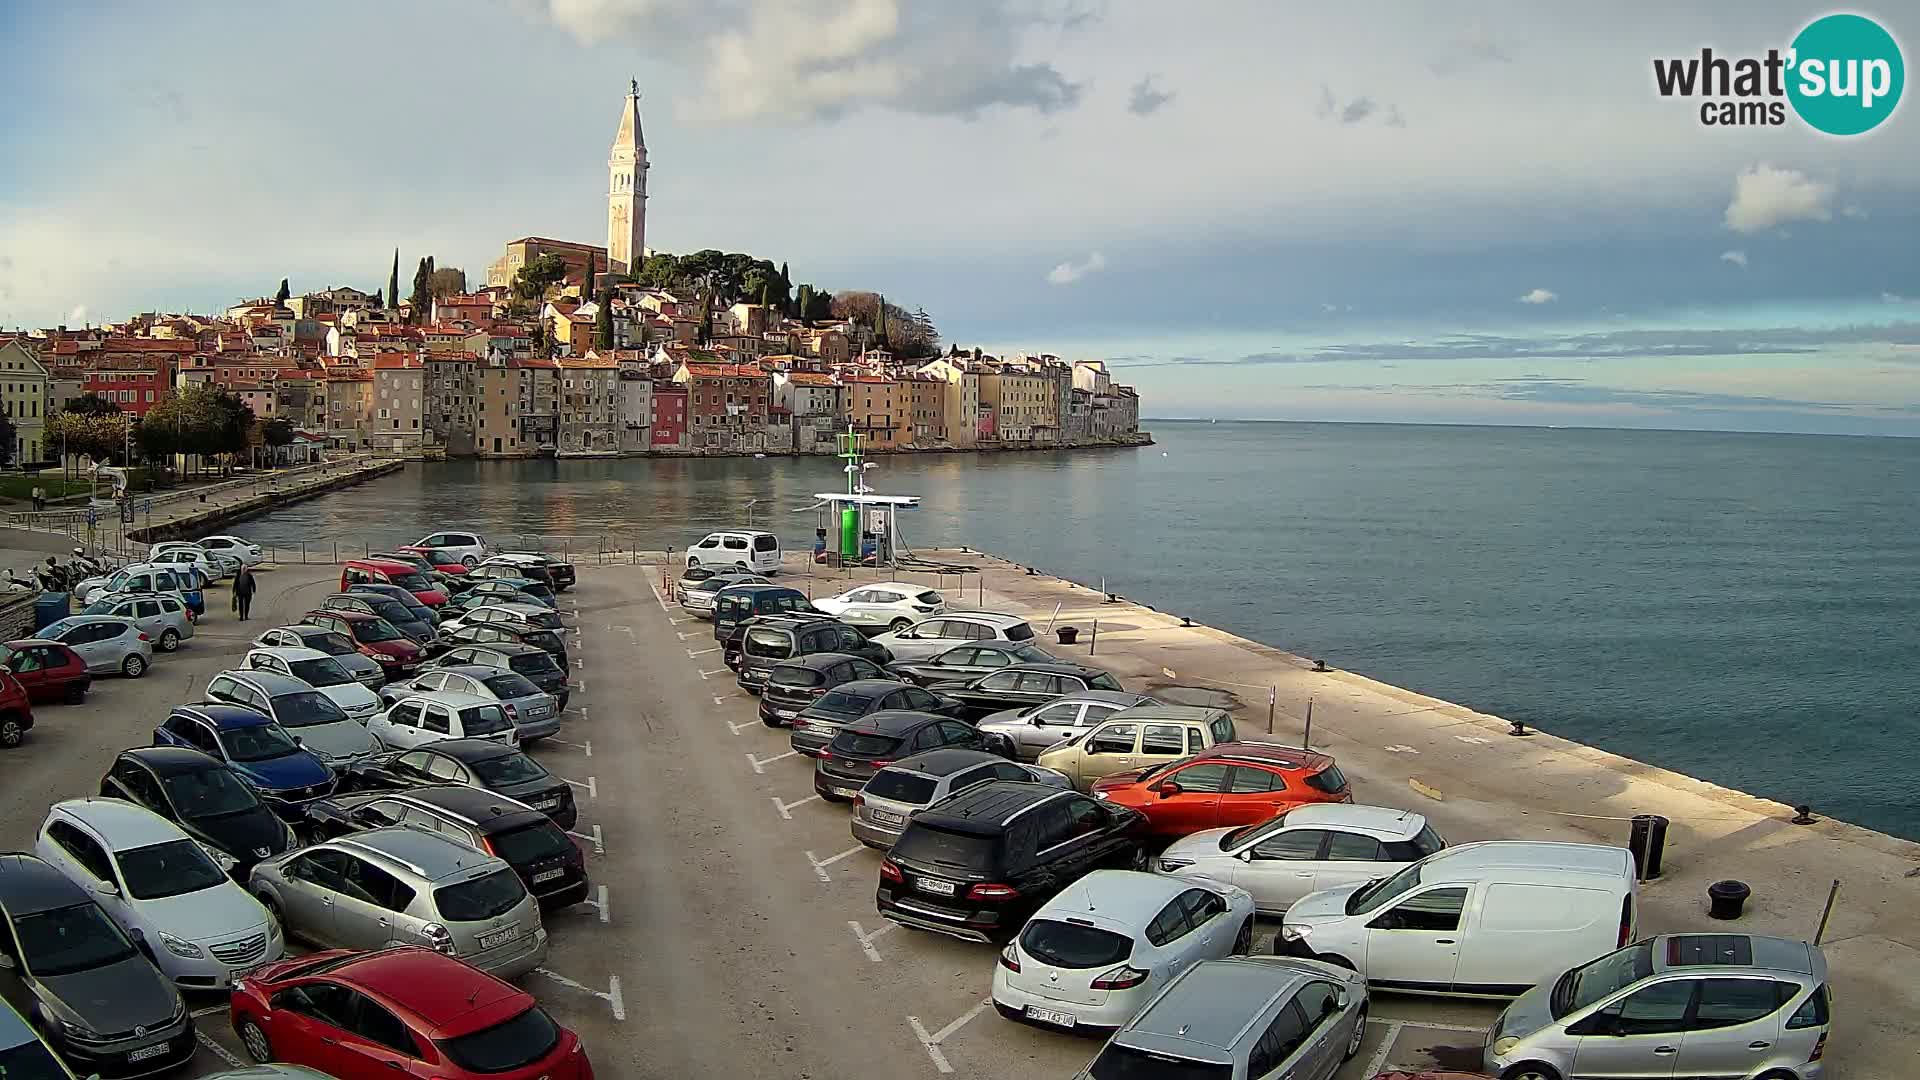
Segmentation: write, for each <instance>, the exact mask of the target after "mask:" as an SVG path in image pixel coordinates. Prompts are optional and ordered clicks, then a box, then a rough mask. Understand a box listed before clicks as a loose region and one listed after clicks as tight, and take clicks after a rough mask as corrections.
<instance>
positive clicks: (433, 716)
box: [420, 705, 453, 735]
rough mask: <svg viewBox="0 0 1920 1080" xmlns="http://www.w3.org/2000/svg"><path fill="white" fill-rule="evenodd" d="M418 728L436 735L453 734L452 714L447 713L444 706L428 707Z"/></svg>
mask: <svg viewBox="0 0 1920 1080" xmlns="http://www.w3.org/2000/svg"><path fill="white" fill-rule="evenodd" d="M420 727H421V728H422V730H425V731H431V732H433V733H434V734H436V735H451V734H453V714H451V713H449V712H448V711H447V710H446V707H445V706H441V705H429V706H428V707H427V710H426V715H425V716H424V717H423V718H422V720H421V722H420Z"/></svg>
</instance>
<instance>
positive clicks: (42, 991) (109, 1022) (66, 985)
mask: <svg viewBox="0 0 1920 1080" xmlns="http://www.w3.org/2000/svg"><path fill="white" fill-rule="evenodd" d="M0 924H3V925H0V953H4V954H5V956H6V959H7V960H8V961H10V964H9V965H8V966H9V967H10V968H11V970H0V994H3V995H4V996H5V998H6V1000H7V1001H8V1002H9V1003H10V1004H11V1005H12V1007H13V1008H12V1009H0V1063H4V1070H5V1075H6V1076H8V1077H20V1078H23V1080H58V1078H65V1080H72V1077H73V1074H72V1073H71V1072H68V1071H67V1066H66V1064H65V1063H63V1062H58V1061H56V1062H53V1063H52V1065H51V1067H48V1057H47V1056H44V1055H42V1054H40V1053H38V1052H36V1051H34V1050H33V1049H31V1045H32V1043H31V1041H30V1040H32V1038H33V1035H32V1032H31V1030H30V1029H28V1030H25V1031H23V1029H25V1028H26V1025H25V1024H21V1023H19V1018H20V1016H21V1015H22V1014H24V1015H26V1016H32V1017H36V1018H38V1019H39V1020H40V1026H41V1029H42V1030H43V1031H44V1032H45V1033H46V1038H47V1040H48V1044H49V1045H51V1046H52V1047H53V1048H54V1049H55V1050H57V1051H58V1052H59V1055H60V1057H61V1058H64V1059H65V1061H66V1062H70V1063H71V1064H73V1065H74V1066H77V1067H79V1068H80V1069H81V1070H82V1071H84V1072H89V1073H93V1074H95V1075H111V1076H116V1077H132V1076H146V1075H149V1074H152V1073H157V1072H161V1071H164V1070H168V1069H172V1068H175V1067H177V1066H180V1065H184V1064H186V1063H187V1061H188V1060H189V1059H191V1058H192V1057H193V1055H194V1051H195V1050H196V1048H197V1045H198V1044H197V1043H196V1042H195V1041H194V1035H193V1019H192V1017H190V1016H188V1015H187V1003H186V1002H185V1001H184V1000H183V999H182V998H181V997H180V991H179V990H178V989H177V988H175V987H174V985H173V983H172V982H170V981H169V980H168V979H167V977H166V976H165V975H162V974H161V973H160V971H159V969H158V968H156V967H154V966H153V964H152V963H150V962H149V961H148V960H147V959H146V957H144V956H142V955H141V954H140V950H139V947H138V946H137V945H135V944H134V942H133V940H132V939H131V938H129V937H128V936H127V933H126V931H125V930H122V929H121V928H120V926H119V925H118V924H117V923H115V922H114V921H113V920H112V919H110V918H108V917H107V913H106V912H105V911H103V910H101V907H100V905H99V904H98V903H96V902H95V897H94V894H93V893H91V892H90V891H88V890H87V889H86V888H83V887H82V886H81V885H79V884H77V883H76V882H74V881H73V880H72V879H70V878H68V877H66V876H65V875H63V874H61V873H60V871H59V870H57V869H55V868H54V867H52V866H50V865H48V864H47V863H46V862H45V861H43V860H41V859H37V858H35V857H33V856H32V855H23V854H18V853H15V854H6V855H0ZM13 1009H18V1010H19V1013H15V1012H14V1011H13ZM22 1047H27V1049H21V1048H22Z"/></svg>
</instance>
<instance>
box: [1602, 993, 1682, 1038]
mask: <svg viewBox="0 0 1920 1080" xmlns="http://www.w3.org/2000/svg"><path fill="white" fill-rule="evenodd" d="M1693 987H1694V980H1692V979H1669V980H1668V981H1666V982H1661V983H1654V984H1653V985H1652V986H1647V987H1642V988H1641V989H1639V990H1636V991H1634V992H1633V993H1631V994H1629V995H1627V996H1626V997H1625V998H1623V999H1621V1000H1620V1001H1619V1002H1617V1003H1615V1004H1613V1005H1610V1006H1608V1007H1607V1008H1606V1009H1605V1010H1603V1011H1602V1013H1601V1014H1600V1015H1604V1016H1611V1017H1612V1019H1613V1024H1612V1027H1611V1028H1610V1029H1606V1030H1607V1031H1608V1033H1609V1034H1613V1035H1664V1034H1667V1033H1669V1032H1674V1031H1680V1030H1682V1029H1683V1028H1685V1027H1686V1016H1687V1004H1688V1003H1689V1002H1691V1001H1692V1000H1693Z"/></svg>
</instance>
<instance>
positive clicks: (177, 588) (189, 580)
mask: <svg viewBox="0 0 1920 1080" xmlns="http://www.w3.org/2000/svg"><path fill="white" fill-rule="evenodd" d="M199 587H200V583H199V575H193V576H188V573H187V571H186V569H185V568H184V567H177V566H172V565H157V564H154V563H134V564H132V565H131V566H124V567H121V568H120V569H118V570H115V571H114V572H113V573H111V574H106V575H102V576H100V577H90V578H88V579H86V580H85V581H82V582H81V583H80V584H78V585H75V586H74V587H73V599H74V601H75V602H76V603H81V604H91V603H93V602H94V601H95V600H98V599H100V598H101V597H103V596H106V595H108V594H109V593H129V592H139V593H148V592H165V593H173V594H175V595H176V596H179V597H180V598H181V600H182V601H183V602H184V601H185V599H186V596H185V594H186V593H187V591H189V590H192V589H198V588H199Z"/></svg>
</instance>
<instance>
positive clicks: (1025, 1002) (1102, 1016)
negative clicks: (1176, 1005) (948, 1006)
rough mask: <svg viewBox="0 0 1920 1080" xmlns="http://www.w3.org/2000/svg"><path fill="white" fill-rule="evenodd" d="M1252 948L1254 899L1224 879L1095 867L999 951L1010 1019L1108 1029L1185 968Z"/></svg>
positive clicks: (996, 999)
mask: <svg viewBox="0 0 1920 1080" xmlns="http://www.w3.org/2000/svg"><path fill="white" fill-rule="evenodd" d="M1252 948H1253V897H1251V896H1248V895H1247V892H1246V890H1245V889H1238V888H1235V887H1234V886H1232V885H1229V884H1227V883H1225V882H1221V881H1180V880H1176V879H1174V878H1167V877H1156V876H1154V875H1153V874H1141V873H1136V872H1134V871H1132V870H1095V871H1094V872H1093V873H1091V874H1088V875H1086V876H1085V877H1082V878H1080V879H1079V880H1077V881H1075V882H1074V883H1073V884H1071V885H1068V886H1067V887H1066V888H1064V889H1062V890H1060V891H1059V892H1058V893H1056V894H1054V896H1053V898H1052V899H1050V900H1048V901H1047V902H1046V903H1044V904H1042V905H1040V910H1038V911H1036V912H1034V913H1033V918H1031V919H1028V920H1027V923H1026V925H1025V926H1022V927H1021V928H1020V933H1019V934H1018V935H1017V936H1015V937H1014V939H1013V940H1012V941H1009V942H1007V945H1006V948H1004V949H1002V950H1001V951H1000V962H999V963H997V964H995V965H994V968H993V990H992V993H991V995H990V996H991V997H992V999H993V1007H994V1009H995V1010H997V1011H998V1012H999V1013H1000V1015H1001V1016H1004V1017H1006V1018H1007V1019H1009V1020H1020V1021H1024V1022H1026V1023H1029V1024H1037V1025H1039V1026H1041V1027H1050V1028H1066V1029H1067V1030H1070V1031H1099V1030H1106V1031H1112V1030H1115V1029H1117V1028H1119V1027H1120V1026H1121V1025H1123V1024H1125V1023H1126V1022H1127V1021H1129V1020H1131V1019H1133V1017H1134V1014H1136V1013H1138V1012H1139V1011H1140V1010H1141V1008H1142V1007H1143V1006H1145V1005H1146V1003H1147V1002H1148V1001H1149V1000H1150V999H1151V998H1152V997H1153V996H1154V995H1155V994H1157V993H1159V992H1160V991H1161V989H1162V988H1164V987H1165V986H1166V985H1167V984H1169V983H1171V982H1172V981H1173V980H1174V979H1175V978H1177V977H1178V976H1179V975H1180V973H1181V972H1182V971H1185V970H1186V969H1187V968H1188V967H1190V966H1192V965H1194V964H1198V963H1202V962H1204V961H1207V960H1223V959H1225V958H1227V957H1229V956H1245V955H1246V954H1247V953H1248V952H1249V951H1251V950H1252Z"/></svg>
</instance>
